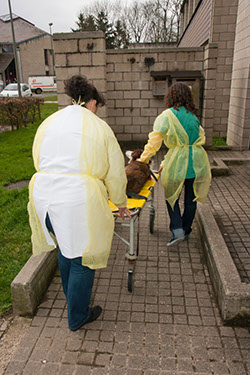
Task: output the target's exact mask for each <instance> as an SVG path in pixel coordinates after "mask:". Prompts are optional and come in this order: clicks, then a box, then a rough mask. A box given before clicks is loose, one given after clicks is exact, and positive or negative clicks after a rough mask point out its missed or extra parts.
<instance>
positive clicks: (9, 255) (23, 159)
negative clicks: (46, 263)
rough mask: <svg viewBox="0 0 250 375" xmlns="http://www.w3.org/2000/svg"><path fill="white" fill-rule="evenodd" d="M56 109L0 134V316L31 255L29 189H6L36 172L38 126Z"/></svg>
mask: <svg viewBox="0 0 250 375" xmlns="http://www.w3.org/2000/svg"><path fill="white" fill-rule="evenodd" d="M56 110H57V104H47V105H46V106H42V119H41V120H40V121H38V122H36V123H34V124H32V125H28V126H27V127H26V128H22V129H19V130H15V131H12V132H6V133H2V134H0V160H1V163H0V315H1V314H3V313H4V312H6V311H7V310H9V309H10V308H11V294H10V284H11V282H12V280H13V279H14V278H15V276H16V275H17V274H18V272H19V271H20V270H21V268H22V267H23V266H24V264H25V263H26V261H27V260H28V259H29V257H30V255H31V243H30V236H31V231H30V227H29V219H28V213H27V203H28V188H27V187H24V188H23V189H21V190H20V191H18V190H17V189H15V190H7V189H6V187H5V186H6V185H8V184H9V183H12V182H17V181H22V180H29V179H30V178H31V176H32V174H33V173H34V172H35V170H34V166H33V161H32V143H33V139H34V136H35V133H36V130H37V128H38V126H39V125H40V123H41V122H42V121H43V120H44V119H45V118H46V117H48V116H49V115H50V114H52V113H53V112H55V111H56Z"/></svg>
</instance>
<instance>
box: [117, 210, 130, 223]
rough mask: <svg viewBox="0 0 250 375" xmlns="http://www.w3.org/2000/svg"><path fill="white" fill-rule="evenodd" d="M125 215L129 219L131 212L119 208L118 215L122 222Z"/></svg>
mask: <svg viewBox="0 0 250 375" xmlns="http://www.w3.org/2000/svg"><path fill="white" fill-rule="evenodd" d="M125 214H126V215H127V216H128V217H129V218H130V219H131V212H130V211H129V209H128V208H127V207H122V208H119V215H120V217H121V218H122V220H124V215H125Z"/></svg>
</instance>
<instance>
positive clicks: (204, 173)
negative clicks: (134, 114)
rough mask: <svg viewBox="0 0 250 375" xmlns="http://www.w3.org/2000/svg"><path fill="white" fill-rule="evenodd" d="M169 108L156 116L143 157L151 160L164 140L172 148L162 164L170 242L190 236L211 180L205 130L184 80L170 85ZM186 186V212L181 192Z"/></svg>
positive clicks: (167, 103) (167, 97)
mask: <svg viewBox="0 0 250 375" xmlns="http://www.w3.org/2000/svg"><path fill="white" fill-rule="evenodd" d="M165 100H166V105H167V108H168V109H166V110H165V111H163V112H162V113H161V114H160V115H159V116H158V117H157V118H156V120H155V122H154V127H153V131H152V132H151V133H150V134H149V140H148V143H147V145H146V146H145V148H144V152H143V153H142V155H141V157H140V159H138V160H139V161H141V162H144V163H148V162H149V159H150V158H151V157H152V156H153V155H155V154H156V152H157V151H158V150H159V149H160V147H161V145H162V142H163V141H164V143H165V145H166V147H167V148H168V149H169V150H168V152H167V154H166V156H165V159H164V161H163V163H162V164H161V168H160V172H161V182H162V185H163V188H164V191H165V197H166V204H167V208H168V213H169V216H170V230H171V232H172V238H171V239H170V241H169V242H168V244H167V246H173V245H176V244H178V243H179V242H181V241H183V240H187V239H188V236H189V234H190V233H191V231H192V223H193V220H194V217H195V212H196V207H197V200H198V201H200V202H202V203H204V202H205V199H206V196H207V193H208V190H209V186H210V181H211V170H210V165H209V161H208V157H207V154H206V152H205V150H204V148H203V147H202V146H203V145H204V144H205V133H204V130H203V128H202V127H201V125H200V123H199V120H198V119H197V117H196V116H195V114H194V109H195V107H194V103H193V98H192V93H191V90H190V88H189V87H188V86H187V85H184V84H183V83H177V84H175V85H173V86H171V87H170V88H169V90H168V92H167V94H166V97H165ZM183 186H184V188H185V197H184V212H183V215H181V212H180V207H179V196H180V194H181V191H182V188H183Z"/></svg>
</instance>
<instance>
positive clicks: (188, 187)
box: [166, 178, 197, 235]
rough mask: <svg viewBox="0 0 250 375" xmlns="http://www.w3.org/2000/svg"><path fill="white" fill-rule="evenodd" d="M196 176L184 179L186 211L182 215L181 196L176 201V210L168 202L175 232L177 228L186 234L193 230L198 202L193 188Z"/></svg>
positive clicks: (171, 223)
mask: <svg viewBox="0 0 250 375" xmlns="http://www.w3.org/2000/svg"><path fill="white" fill-rule="evenodd" d="M193 184H194V178H187V179H186V180H185V181H184V212H183V215H182V216H181V211H180V206H179V198H178V199H177V201H176V202H175V205H174V210H172V208H171V206H170V204H169V203H168V202H167V201H166V203H167V208H168V213H169V217H170V226H169V228H170V230H171V231H172V232H173V231H174V230H175V229H181V228H182V229H183V230H184V232H185V235H188V234H189V233H191V232H192V224H193V221H194V217H195V212H196V207H197V202H196V201H195V202H194V201H193V200H194V199H195V195H194V190H193Z"/></svg>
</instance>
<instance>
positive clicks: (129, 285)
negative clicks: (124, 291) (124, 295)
mask: <svg viewBox="0 0 250 375" xmlns="http://www.w3.org/2000/svg"><path fill="white" fill-rule="evenodd" d="M132 290H133V271H131V270H129V271H128V291H129V292H130V293H131V292H132Z"/></svg>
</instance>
